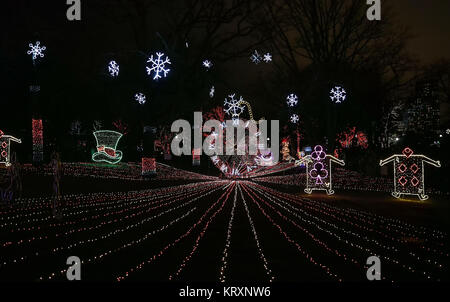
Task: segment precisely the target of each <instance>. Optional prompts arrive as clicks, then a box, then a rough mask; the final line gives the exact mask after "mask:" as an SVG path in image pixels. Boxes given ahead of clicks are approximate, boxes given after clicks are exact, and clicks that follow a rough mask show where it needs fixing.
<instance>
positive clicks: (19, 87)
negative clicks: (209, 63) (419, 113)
mask: <svg viewBox="0 0 450 302" xmlns="http://www.w3.org/2000/svg"><path fill="white" fill-rule="evenodd" d="M388 1H389V2H388ZM65 2H66V1H62V0H60V1H56V0H52V1H32V0H18V1H10V0H8V1H5V2H3V4H2V10H1V12H0V15H1V19H0V22H1V23H0V24H1V27H0V28H2V30H1V31H0V62H1V64H2V66H3V68H2V70H1V73H0V75H1V79H2V81H1V84H0V85H2V86H4V87H3V89H2V91H1V92H0V99H2V102H7V103H8V106H9V107H8V108H16V107H14V106H17V104H19V103H20V102H23V100H24V99H26V98H27V89H28V85H29V83H30V79H29V74H30V71H31V64H30V58H29V56H27V55H26V51H27V50H28V43H29V42H30V41H36V40H38V39H39V40H42V41H43V43H44V44H45V45H46V46H47V51H46V58H45V61H44V63H43V68H42V69H43V71H44V73H45V72H48V73H51V74H58V76H60V77H61V78H66V83H71V87H70V90H71V91H68V90H69V89H64V87H58V88H59V89H57V90H58V91H61V95H53V96H52V98H53V99H47V100H46V102H47V104H49V105H51V106H55V110H60V109H62V108H61V106H63V107H65V106H68V105H69V106H72V107H73V108H71V109H73V110H77V109H79V108H77V105H76V102H74V101H73V100H74V99H76V98H77V97H76V96H74V95H76V94H77V93H81V92H83V91H84V92H87V91H88V92H89V93H91V92H92V96H93V97H96V98H108V96H107V95H105V93H104V91H105V90H104V88H102V87H98V90H96V89H97V87H94V88H95V89H93V87H91V86H93V85H94V84H93V83H94V82H95V81H99V79H101V78H102V77H103V78H104V77H105V74H104V73H105V72H104V69H105V66H106V64H107V62H109V60H111V59H113V58H114V57H115V54H116V53H118V52H127V51H134V50H136V49H139V47H137V45H136V39H135V37H133V36H132V35H131V33H132V30H130V24H129V22H128V21H127V18H126V12H123V11H120V10H118V9H117V8H118V7H120V5H119V3H123V2H121V1H105V0H94V1H93V0H89V1H88V2H87V1H86V0H85V1H82V5H83V8H82V21H81V22H68V21H67V19H66V9H67V5H66V3H65ZM383 2H384V3H387V4H393V7H394V9H395V11H396V13H397V14H398V19H397V21H396V22H398V24H399V26H407V27H409V28H410V31H411V34H412V36H413V37H412V38H411V40H410V41H409V42H408V50H409V52H410V53H411V54H412V55H413V56H414V57H415V58H417V59H418V60H419V62H420V63H422V64H429V63H432V62H434V61H436V60H438V59H440V58H448V55H449V53H450V41H449V39H448V37H449V36H450V33H449V29H450V26H449V25H450V24H449V23H450V19H449V18H448V12H450V1H447V0H434V1H425V0H395V1H393V0H385V1H383ZM158 18H161V16H159V15H158V14H155V18H152V20H151V23H152V24H149V26H150V27H151V28H158V26H159V23H158ZM162 30H164V29H162ZM152 35H153V33H152ZM152 43H153V41H149V42H147V44H149V45H148V46H149V47H146V48H148V49H147V50H148V53H150V52H153V51H155V50H158V49H159V48H160V47H159V46H154V44H152ZM143 56H145V54H143ZM244 60H246V61H248V58H243V59H241V61H235V62H227V63H226V64H222V66H223V68H224V70H226V72H223V74H226V76H227V78H228V79H227V80H228V81H229V82H231V84H230V87H227V90H235V91H240V92H242V94H243V95H244V96H245V95H246V96H248V97H251V98H254V99H255V100H258V102H265V100H262V101H261V96H259V95H256V94H255V92H258V90H260V86H259V85H260V84H259V77H260V76H261V74H264V73H265V70H263V71H262V72H261V73H254V72H251V71H250V70H249V68H240V67H239V66H248V64H247V65H244V64H241V63H240V62H244ZM236 62H238V63H236ZM247 63H248V62H247ZM133 64H136V65H137V64H138V63H137V62H127V63H126V64H124V67H123V68H124V72H125V73H126V72H127V71H126V68H127V67H126V66H133ZM136 65H134V66H136ZM137 66H139V65H137ZM130 69H131V68H130ZM141 69H142V68H141ZM175 69H176V68H174V70H175ZM142 73H144V70H143V69H142ZM138 76H141V78H144V77H145V75H136V79H134V78H130V81H129V83H125V84H126V85H129V94H131V93H132V92H133V91H135V90H136V89H139V88H138V87H142V86H145V85H146V83H147V82H146V83H143V82H142V83H141V82H140V79H139V78H138ZM133 84H136V86H135V87H134V86H133ZM46 88H47V89H48V88H49V86H48V85H43V89H46ZM149 89H151V87H150V88H149ZM228 92H229V91H227V93H228ZM62 93H66V94H69V95H64V94H62ZM220 94H221V95H223V94H225V90H223V91H221V92H220ZM43 95H45V91H43ZM81 97H83V95H80V98H81ZM61 100H65V101H67V103H70V104H60V103H59V102H60V101H61ZM13 105H14V106H13ZM11 106H13V107H11ZM195 109H198V108H195ZM275 109H276V108H275ZM167 110H176V108H167ZM269 110H274V108H270V107H268V108H262V109H261V111H262V112H261V114H262V113H263V112H265V111H269ZM81 111H82V110H80V113H81Z"/></svg>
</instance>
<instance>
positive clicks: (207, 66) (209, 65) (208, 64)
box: [203, 60, 213, 69]
mask: <svg viewBox="0 0 450 302" xmlns="http://www.w3.org/2000/svg"><path fill="white" fill-rule="evenodd" d="M203 66H204V67H205V68H206V69H210V68H211V67H212V66H213V63H212V62H211V61H210V60H205V61H203Z"/></svg>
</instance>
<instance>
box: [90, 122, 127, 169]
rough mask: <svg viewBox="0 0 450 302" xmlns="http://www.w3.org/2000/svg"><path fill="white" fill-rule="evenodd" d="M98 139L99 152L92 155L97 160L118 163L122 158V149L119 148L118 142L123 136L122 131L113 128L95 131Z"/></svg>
mask: <svg viewBox="0 0 450 302" xmlns="http://www.w3.org/2000/svg"><path fill="white" fill-rule="evenodd" d="M94 136H95V139H96V140H97V152H95V153H94V154H93V155H92V160H93V161H95V162H106V163H109V164H117V163H118V162H120V161H121V160H122V155H123V154H122V151H119V150H117V144H118V143H119V140H120V138H121V137H122V136H123V135H122V134H121V133H119V132H116V131H111V130H100V131H96V132H94Z"/></svg>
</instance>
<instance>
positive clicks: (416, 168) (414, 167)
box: [410, 164, 419, 174]
mask: <svg viewBox="0 0 450 302" xmlns="http://www.w3.org/2000/svg"><path fill="white" fill-rule="evenodd" d="M410 169H411V171H412V172H413V173H414V174H416V173H417V171H419V167H418V166H417V165H416V164H413V165H412V166H411V168H410Z"/></svg>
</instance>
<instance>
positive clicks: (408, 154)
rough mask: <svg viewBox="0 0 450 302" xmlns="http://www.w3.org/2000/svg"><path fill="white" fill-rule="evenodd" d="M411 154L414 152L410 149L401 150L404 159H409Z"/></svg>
mask: <svg viewBox="0 0 450 302" xmlns="http://www.w3.org/2000/svg"><path fill="white" fill-rule="evenodd" d="M413 154H414V152H413V150H411V148H405V150H403V155H404V156H406V158H410V157H411V155H413Z"/></svg>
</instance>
